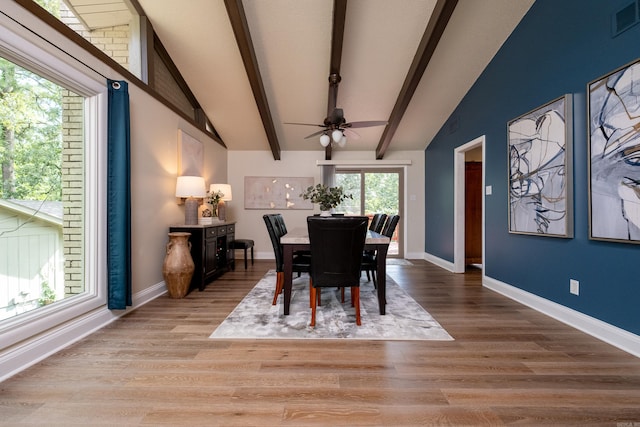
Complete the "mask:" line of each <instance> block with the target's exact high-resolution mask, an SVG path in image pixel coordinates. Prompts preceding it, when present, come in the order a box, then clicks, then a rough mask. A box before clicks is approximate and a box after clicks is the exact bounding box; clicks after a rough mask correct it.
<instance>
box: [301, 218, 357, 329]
mask: <svg viewBox="0 0 640 427" xmlns="http://www.w3.org/2000/svg"><path fill="white" fill-rule="evenodd" d="M368 222H369V218H367V217H366V216H348V217H329V218H327V217H317V216H310V217H308V218H307V228H308V230H309V245H310V247H311V269H310V272H309V275H310V276H311V280H310V281H309V290H310V294H311V296H310V302H311V326H315V325H316V300H317V298H316V293H317V290H318V288H325V287H339V288H351V304H352V306H354V307H355V309H356V324H357V325H358V326H359V325H361V320H360V264H361V262H362V253H363V251H364V242H365V239H366V236H367V224H368Z"/></svg>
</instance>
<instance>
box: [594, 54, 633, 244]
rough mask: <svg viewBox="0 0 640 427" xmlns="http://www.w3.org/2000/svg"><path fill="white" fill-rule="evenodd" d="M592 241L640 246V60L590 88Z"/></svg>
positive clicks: (598, 80)
mask: <svg viewBox="0 0 640 427" xmlns="http://www.w3.org/2000/svg"><path fill="white" fill-rule="evenodd" d="M587 94H588V96H589V101H588V111H589V113H588V116H589V144H588V145H589V238H590V239H593V240H608V241H615V242H625V243H640V59H638V60H636V61H634V62H632V63H630V64H627V65H625V66H623V67H620V68H618V69H616V70H614V71H612V72H611V73H609V74H607V75H605V76H604V77H601V78H599V79H597V80H594V81H592V82H590V83H589V84H588V85H587Z"/></svg>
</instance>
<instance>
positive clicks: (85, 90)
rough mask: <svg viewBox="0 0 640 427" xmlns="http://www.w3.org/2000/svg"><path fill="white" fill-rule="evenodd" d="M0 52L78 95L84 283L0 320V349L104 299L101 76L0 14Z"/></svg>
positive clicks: (104, 112)
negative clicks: (68, 294)
mask: <svg viewBox="0 0 640 427" xmlns="http://www.w3.org/2000/svg"><path fill="white" fill-rule="evenodd" d="M0 27H2V29H3V31H1V32H0V54H2V56H3V57H5V58H6V59H8V60H10V61H12V62H14V63H15V64H17V65H19V66H21V67H23V68H26V69H28V70H30V71H32V72H34V73H37V74H39V75H40V76H42V77H45V78H47V79H49V80H51V81H52V82H54V83H56V84H58V85H60V86H62V87H64V88H67V89H69V90H71V91H73V92H75V93H77V94H78V95H81V96H84V97H85V101H84V183H85V191H84V194H85V195H84V224H85V225H84V227H85V228H84V284H85V290H84V292H83V293H82V294H79V295H76V296H73V297H69V298H65V299H64V300H61V301H59V302H56V303H55V304H51V305H48V306H45V307H41V308H38V309H37V310H32V311H30V312H27V313H24V314H21V315H19V316H16V317H13V318H10V319H6V320H4V321H3V322H1V323H0V341H1V342H2V343H3V344H2V346H0V352H2V351H4V350H6V349H7V348H9V347H11V346H13V345H16V344H18V343H22V342H25V341H27V340H32V339H34V338H35V337H36V336H38V335H40V334H42V333H43V332H45V331H54V332H57V333H60V334H62V333H63V332H62V329H63V328H64V325H65V323H68V322H70V321H71V320H73V319H77V318H78V317H79V316H82V315H85V314H87V313H89V312H91V311H93V310H95V309H97V308H100V307H102V306H104V305H105V304H106V294H107V292H106V250H101V249H100V248H101V247H102V246H104V245H101V244H100V243H101V242H104V241H106V198H104V197H101V195H104V194H106V178H105V177H106V158H107V149H106V142H107V86H106V81H105V79H104V77H102V76H100V75H99V74H98V73H97V72H95V71H93V70H91V69H90V68H88V67H87V66H86V65H85V64H83V63H81V62H79V61H78V60H76V59H75V58H73V57H72V56H71V55H69V54H67V53H65V52H64V51H62V50H61V49H58V48H57V47H56V46H54V45H53V44H51V43H50V42H48V41H46V40H45V39H44V38H41V37H40V36H38V35H36V34H34V33H33V32H31V31H29V30H28V29H27V28H26V27H23V26H22V25H20V24H19V23H17V22H16V21H14V20H13V19H12V18H9V17H8V16H7V15H5V14H1V15H0Z"/></svg>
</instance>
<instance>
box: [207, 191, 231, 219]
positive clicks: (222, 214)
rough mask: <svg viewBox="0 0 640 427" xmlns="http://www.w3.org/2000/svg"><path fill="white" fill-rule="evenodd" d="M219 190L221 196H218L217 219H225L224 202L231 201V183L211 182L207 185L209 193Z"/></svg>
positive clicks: (225, 209)
mask: <svg viewBox="0 0 640 427" xmlns="http://www.w3.org/2000/svg"><path fill="white" fill-rule="evenodd" d="M218 191H219V192H221V193H222V197H221V198H220V202H219V203H218V219H219V220H220V221H226V220H227V207H226V206H225V203H224V202H230V201H231V185H229V184H211V186H210V187H209V193H211V194H213V193H216V192H218Z"/></svg>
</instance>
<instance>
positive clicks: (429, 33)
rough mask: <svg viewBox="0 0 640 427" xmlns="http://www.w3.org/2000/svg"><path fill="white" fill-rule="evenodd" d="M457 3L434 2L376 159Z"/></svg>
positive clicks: (414, 88)
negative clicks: (434, 4) (431, 12)
mask: <svg viewBox="0 0 640 427" xmlns="http://www.w3.org/2000/svg"><path fill="white" fill-rule="evenodd" d="M457 4H458V0H438V2H437V3H436V6H435V8H434V10H433V14H432V15H431V18H430V19H429V22H428V23H427V28H426V29H425V31H424V34H423V36H422V40H421V41H420V45H419V46H418V50H417V51H416V55H415V56H414V58H413V62H412V63H411V67H409V72H408V73H407V77H406V78H405V81H404V84H403V85H402V89H401V90H400V93H399V94H398V99H397V100H396V104H395V106H394V107H393V110H392V111H391V116H390V117H389V123H388V124H387V126H386V127H385V128H384V132H383V133H382V136H381V138H380V142H379V143H378V147H377V148H376V159H378V160H380V159H382V158H383V157H384V154H385V152H386V151H387V148H389V143H391V139H392V138H393V135H394V134H395V133H396V131H397V130H398V126H399V125H400V121H401V120H402V116H403V115H404V113H405V112H406V111H407V107H408V105H409V102H410V101H411V98H412V97H413V94H414V93H415V91H416V88H417V87H418V83H420V79H421V78H422V75H423V74H424V71H425V70H426V69H427V65H429V61H430V60H431V57H432V56H433V53H434V52H435V50H436V47H437V46H438V43H439V42H440V38H441V37H442V34H443V33H444V30H445V28H446V27H447V24H448V23H449V19H451V15H452V14H453V11H454V9H455V8H456V5H457Z"/></svg>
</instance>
